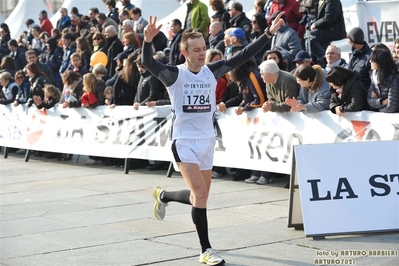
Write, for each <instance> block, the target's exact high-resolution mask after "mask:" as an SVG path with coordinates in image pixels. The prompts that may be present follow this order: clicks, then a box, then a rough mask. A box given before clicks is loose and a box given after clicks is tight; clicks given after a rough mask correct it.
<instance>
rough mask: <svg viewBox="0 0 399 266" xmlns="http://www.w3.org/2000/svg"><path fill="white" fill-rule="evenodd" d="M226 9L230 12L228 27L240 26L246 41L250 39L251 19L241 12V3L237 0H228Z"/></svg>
mask: <svg viewBox="0 0 399 266" xmlns="http://www.w3.org/2000/svg"><path fill="white" fill-rule="evenodd" d="M227 11H228V12H229V14H230V17H231V18H230V28H241V29H243V30H244V31H245V34H246V36H247V41H248V42H249V40H250V33H251V31H252V24H251V20H249V18H247V17H246V15H245V13H244V12H243V8H242V4H241V3H238V2H229V3H228V9H227Z"/></svg>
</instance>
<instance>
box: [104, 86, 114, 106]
mask: <svg viewBox="0 0 399 266" xmlns="http://www.w3.org/2000/svg"><path fill="white" fill-rule="evenodd" d="M104 98H105V104H106V105H108V106H109V107H111V108H114V107H115V104H114V88H113V87H112V86H108V87H106V88H105V90H104Z"/></svg>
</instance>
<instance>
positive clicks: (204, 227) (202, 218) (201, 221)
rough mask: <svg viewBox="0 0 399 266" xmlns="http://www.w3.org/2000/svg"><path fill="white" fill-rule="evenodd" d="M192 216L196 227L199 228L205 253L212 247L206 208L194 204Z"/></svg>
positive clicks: (199, 235) (200, 239)
mask: <svg viewBox="0 0 399 266" xmlns="http://www.w3.org/2000/svg"><path fill="white" fill-rule="evenodd" d="M191 217H192V219H193V223H194V224H195V227H196V228H197V233H198V237H199V241H200V244H201V249H202V253H204V252H205V251H206V249H207V248H211V244H210V243H209V238H208V218H207V217H206V208H205V209H200V208H196V207H194V206H193V208H192V209H191Z"/></svg>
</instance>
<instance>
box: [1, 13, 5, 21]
mask: <svg viewBox="0 0 399 266" xmlns="http://www.w3.org/2000/svg"><path fill="white" fill-rule="evenodd" d="M5 20H6V18H5V17H4V16H3V14H1V13H0V23H3V22H4V21H5Z"/></svg>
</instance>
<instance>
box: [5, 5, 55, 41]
mask: <svg viewBox="0 0 399 266" xmlns="http://www.w3.org/2000/svg"><path fill="white" fill-rule="evenodd" d="M42 10H46V11H47V15H48V17H49V18H51V17H52V16H53V13H52V12H51V11H50V10H49V9H48V7H47V6H46V4H45V3H44V1H43V0H19V2H18V4H17V6H16V7H15V9H14V11H13V12H12V13H11V14H10V16H9V17H8V18H7V19H6V21H5V23H7V25H8V27H9V28H10V33H11V38H13V39H16V38H18V36H19V34H20V33H21V32H23V31H24V30H27V28H26V25H25V21H26V20H27V19H33V20H34V21H35V23H37V24H39V13H40V11H42Z"/></svg>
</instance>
